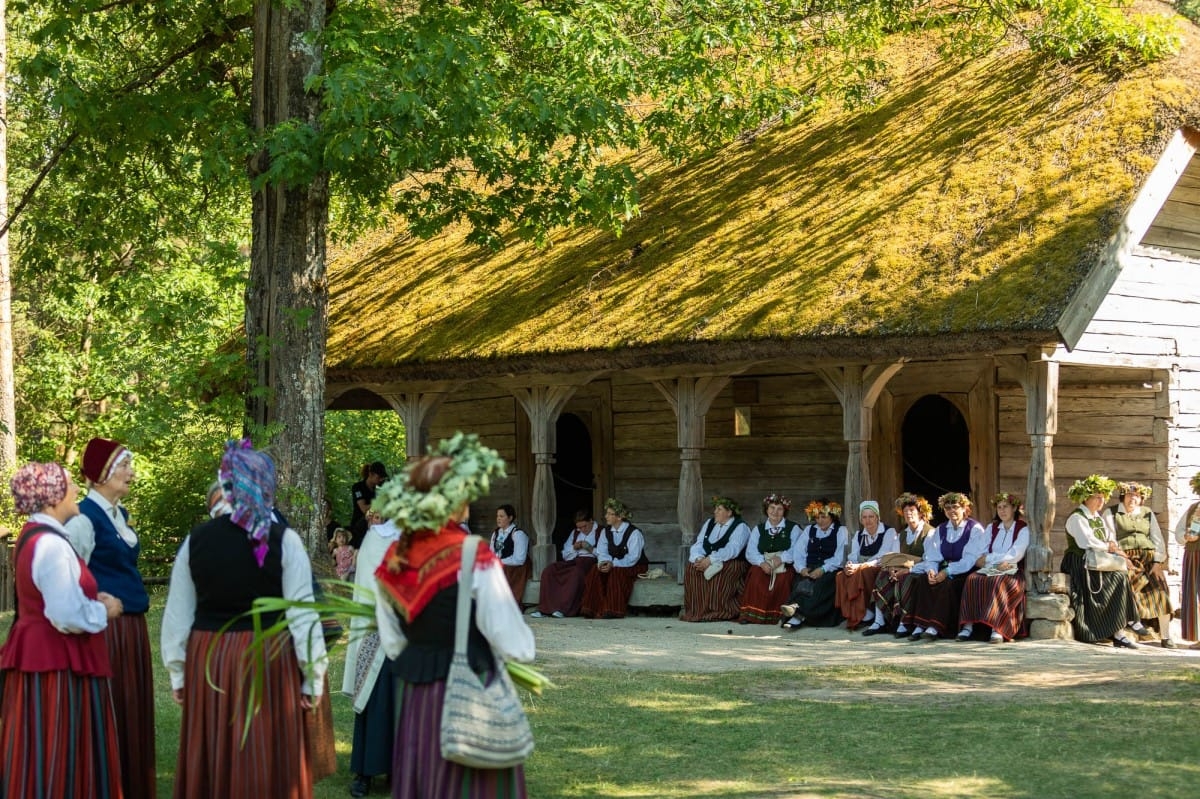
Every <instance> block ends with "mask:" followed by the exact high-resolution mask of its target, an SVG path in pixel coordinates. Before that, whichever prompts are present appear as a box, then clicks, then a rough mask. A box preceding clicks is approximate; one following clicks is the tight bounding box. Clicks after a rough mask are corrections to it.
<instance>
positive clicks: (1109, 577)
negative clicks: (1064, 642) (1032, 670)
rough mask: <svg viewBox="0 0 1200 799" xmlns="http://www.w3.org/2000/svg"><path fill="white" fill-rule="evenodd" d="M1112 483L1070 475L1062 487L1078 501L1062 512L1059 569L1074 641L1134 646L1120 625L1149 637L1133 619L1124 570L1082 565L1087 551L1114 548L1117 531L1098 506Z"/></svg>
mask: <svg viewBox="0 0 1200 799" xmlns="http://www.w3.org/2000/svg"><path fill="white" fill-rule="evenodd" d="M1116 487H1117V484H1116V483H1115V482H1114V481H1112V480H1110V479H1108V478H1107V477H1105V476H1104V475H1102V474H1093V475H1089V476H1088V477H1086V478H1084V479H1083V480H1076V481H1075V483H1074V484H1073V485H1072V486H1071V489H1070V490H1069V491H1068V492H1067V496H1068V497H1069V498H1070V500H1071V501H1072V502H1077V503H1079V507H1077V508H1075V510H1073V511H1071V513H1070V515H1068V516H1067V551H1066V552H1065V553H1063V558H1062V563H1061V564H1060V565H1059V569H1060V570H1061V571H1063V572H1064V573H1066V574H1067V576H1068V577H1069V578H1070V581H1071V607H1073V608H1074V609H1075V618H1074V619H1073V620H1072V621H1071V629H1072V631H1073V632H1074V633H1075V640H1076V641H1084V642H1085V643H1089V644H1091V643H1097V642H1100V641H1104V640H1107V639H1110V638H1111V639H1112V643H1113V646H1115V647H1124V648H1126V649H1137V648H1138V645H1137V644H1136V643H1135V642H1134V641H1133V639H1132V638H1131V637H1130V636H1129V634H1128V633H1126V632H1125V628H1126V627H1130V628H1132V629H1133V630H1134V632H1135V633H1137V635H1138V637H1139V638H1141V637H1149V635H1148V632H1147V631H1146V629H1145V628H1144V627H1142V623H1141V621H1140V620H1139V619H1138V612H1137V606H1136V605H1135V604H1134V601H1133V592H1132V591H1131V590H1130V588H1129V573H1128V572H1127V571H1125V570H1124V569H1120V570H1117V571H1099V570H1095V569H1089V568H1087V551H1088V550H1090V549H1094V550H1096V551H1097V552H1100V553H1111V554H1119V553H1120V551H1121V548H1120V546H1118V544H1117V535H1116V532H1115V531H1114V530H1113V527H1112V522H1111V521H1110V520H1109V519H1106V518H1105V517H1104V516H1102V515H1101V513H1100V510H1101V509H1102V508H1103V507H1104V503H1105V502H1107V501H1108V498H1109V496H1110V495H1111V494H1112V492H1113V491H1114V490H1115V489H1116Z"/></svg>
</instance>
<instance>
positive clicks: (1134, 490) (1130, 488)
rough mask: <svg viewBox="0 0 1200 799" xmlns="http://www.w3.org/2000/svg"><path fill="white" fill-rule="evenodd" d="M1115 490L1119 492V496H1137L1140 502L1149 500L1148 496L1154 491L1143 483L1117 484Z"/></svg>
mask: <svg viewBox="0 0 1200 799" xmlns="http://www.w3.org/2000/svg"><path fill="white" fill-rule="evenodd" d="M1117 488H1118V489H1119V490H1120V493H1121V496H1123V497H1124V496H1126V495H1128V494H1137V495H1138V496H1140V497H1141V498H1142V502H1145V501H1146V500H1148V499H1150V495H1151V494H1152V493H1154V489H1153V488H1151V487H1150V486H1148V485H1146V484H1145V483H1134V482H1128V483H1117Z"/></svg>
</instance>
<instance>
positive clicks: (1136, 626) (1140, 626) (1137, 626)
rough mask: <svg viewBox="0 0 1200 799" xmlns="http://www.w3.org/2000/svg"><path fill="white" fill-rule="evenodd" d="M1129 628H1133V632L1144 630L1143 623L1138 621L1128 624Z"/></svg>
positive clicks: (1142, 631)
mask: <svg viewBox="0 0 1200 799" xmlns="http://www.w3.org/2000/svg"><path fill="white" fill-rule="evenodd" d="M1129 629H1131V630H1133V631H1134V632H1135V633H1144V632H1146V627H1145V625H1143V624H1142V623H1141V622H1140V621H1135V622H1134V623H1133V624H1131V625H1129Z"/></svg>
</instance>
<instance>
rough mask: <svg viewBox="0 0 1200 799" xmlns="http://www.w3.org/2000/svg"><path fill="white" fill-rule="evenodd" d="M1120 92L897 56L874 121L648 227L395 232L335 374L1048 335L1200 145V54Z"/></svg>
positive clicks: (340, 299) (748, 152) (674, 187)
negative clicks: (1150, 193) (658, 351)
mask: <svg viewBox="0 0 1200 799" xmlns="http://www.w3.org/2000/svg"><path fill="white" fill-rule="evenodd" d="M1180 27H1181V33H1182V35H1183V49H1182V51H1181V55H1180V56H1178V57H1175V58H1172V59H1169V60H1167V61H1165V62H1162V63H1158V64H1155V65H1152V66H1150V67H1147V68H1144V69H1142V70H1140V71H1138V72H1136V73H1134V74H1130V75H1127V76H1124V77H1122V78H1120V79H1113V78H1112V77H1111V76H1108V75H1102V74H1097V73H1094V72H1090V71H1080V70H1078V69H1071V68H1068V67H1065V66H1053V65H1047V64H1046V63H1044V62H1043V61H1040V60H1039V59H1038V58H1037V57H1035V56H1033V55H1032V54H1030V53H1029V52H1028V51H1026V50H1023V49H1009V50H1005V51H1003V52H998V53H996V54H994V55H992V56H990V57H988V58H985V59H981V60H977V61H972V62H968V63H958V64H948V63H946V62H944V61H942V60H940V59H939V58H938V57H937V55H936V54H935V52H934V51H933V45H932V43H931V42H928V41H923V40H920V39H915V38H912V39H906V40H904V41H899V42H895V43H893V45H892V46H891V48H890V50H889V51H888V58H889V60H890V62H891V64H892V67H893V76H894V77H893V79H892V80H891V81H890V83H889V85H888V87H887V90H886V91H885V92H884V93H883V94H882V96H881V98H880V100H879V103H878V105H877V106H875V107H874V108H872V109H869V110H865V111H858V112H848V111H841V110H829V111H826V112H823V113H821V114H820V115H818V116H816V117H814V118H811V119H808V120H806V121H804V122H802V123H799V124H795V125H792V126H786V127H785V126H781V127H777V128H775V129H772V130H769V131H767V132H765V133H763V134H761V135H759V136H757V137H755V138H753V140H752V141H746V142H738V143H735V144H731V145H730V146H728V147H726V148H724V149H723V150H721V151H720V152H718V153H716V154H715V155H713V156H711V157H709V158H707V159H705V160H702V161H699V162H692V163H689V164H685V165H681V166H673V165H671V164H669V163H666V162H664V161H662V160H659V159H655V158H650V157H642V158H641V159H639V161H638V164H639V167H640V168H641V170H642V173H643V175H644V182H643V184H642V188H641V192H642V201H641V209H642V213H641V216H640V217H638V218H636V219H634V220H633V221H632V222H631V223H630V224H629V225H628V226H627V227H626V230H625V233H624V234H623V235H622V236H620V237H615V236H612V235H610V234H607V233H602V232H597V231H591V230H577V231H568V232H565V233H564V234H562V235H561V236H560V238H559V239H557V240H556V241H555V242H554V243H553V244H552V245H551V246H549V247H548V248H545V249H542V250H538V249H536V248H534V247H533V246H532V245H529V244H525V243H520V242H515V243H513V244H512V245H511V246H509V247H508V248H506V249H505V250H503V251H501V252H499V253H492V252H489V251H484V250H480V249H479V248H477V247H474V246H472V245H470V244H467V243H466V240H465V237H466V230H465V228H452V229H450V230H447V231H446V232H444V233H443V234H442V235H439V236H437V237H435V238H433V239H430V240H427V241H422V240H418V239H415V238H413V237H412V236H410V235H408V234H406V233H398V232H395V231H385V232H380V233H379V234H377V235H376V236H374V237H372V238H371V239H369V240H367V241H364V242H361V243H360V244H359V245H357V246H355V247H354V248H353V249H352V250H349V251H347V252H344V253H342V254H341V255H339V256H338V257H336V258H335V259H334V261H333V262H332V263H331V266H330V280H331V302H330V341H329V367H330V368H331V369H354V368H367V369H369V368H386V367H388V366H392V365H395V364H398V363H415V362H436V361H444V360H461V359H480V358H482V359H495V358H501V359H502V358H508V357H519V356H530V355H539V354H549V353H573V352H588V351H603V350H609V349H613V348H621V347H630V346H641V345H662V344H679V343H686V342H714V341H715V342H720V341H753V340H761V339H791V338H806V337H824V336H910V335H922V336H924V335H937V334H942V333H972V332H978V331H994V330H1047V331H1048V330H1051V329H1052V328H1053V327H1054V324H1055V322H1056V320H1057V319H1058V317H1059V315H1060V314H1061V312H1062V310H1063V309H1064V307H1065V306H1066V304H1067V302H1068V300H1069V299H1070V297H1071V294H1072V292H1073V290H1074V289H1075V288H1076V287H1077V286H1078V285H1079V284H1080V283H1081V281H1082V280H1083V278H1084V276H1085V275H1086V274H1087V272H1088V271H1089V270H1090V269H1091V267H1092V266H1093V265H1094V264H1095V262H1096V255H1097V253H1098V252H1099V250H1100V248H1101V247H1102V246H1103V245H1104V243H1105V241H1106V240H1107V239H1108V238H1109V237H1110V236H1111V235H1112V233H1113V232H1114V231H1115V229H1116V226H1117V224H1118V223H1119V221H1120V219H1121V216H1122V215H1123V213H1124V212H1125V211H1126V209H1127V208H1128V207H1129V204H1130V203H1131V201H1132V199H1133V197H1134V195H1135V194H1136V192H1137V190H1138V188H1139V187H1140V185H1141V182H1142V180H1143V179H1144V177H1145V176H1146V174H1147V173H1148V172H1149V170H1150V169H1151V168H1152V167H1153V165H1154V163H1155V162H1156V160H1157V158H1158V155H1159V154H1160V152H1161V150H1162V148H1163V146H1164V145H1165V143H1166V141H1167V139H1168V138H1169V137H1170V135H1171V134H1172V133H1173V132H1174V131H1175V130H1176V129H1178V128H1179V127H1180V126H1181V125H1185V124H1186V125H1190V126H1192V127H1200V36H1198V35H1197V29H1196V27H1195V26H1193V25H1191V24H1190V23H1186V22H1181V23H1180Z"/></svg>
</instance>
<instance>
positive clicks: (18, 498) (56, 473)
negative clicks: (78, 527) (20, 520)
mask: <svg viewBox="0 0 1200 799" xmlns="http://www.w3.org/2000/svg"><path fill="white" fill-rule="evenodd" d="M9 487H11V488H12V495H13V501H14V502H15V504H16V507H17V513H19V514H21V515H22V516H30V515H32V514H34V513H37V512H38V511H40V510H41V509H42V508H44V507H46V506H47V505H57V504H58V503H59V502H62V499H63V497H65V496H66V495H67V471H66V469H64V468H63V467H61V466H59V465H58V464H57V463H27V464H25V465H24V466H22V467H21V468H20V469H17V473H16V474H14V475H13V476H12V480H10V481H9Z"/></svg>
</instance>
